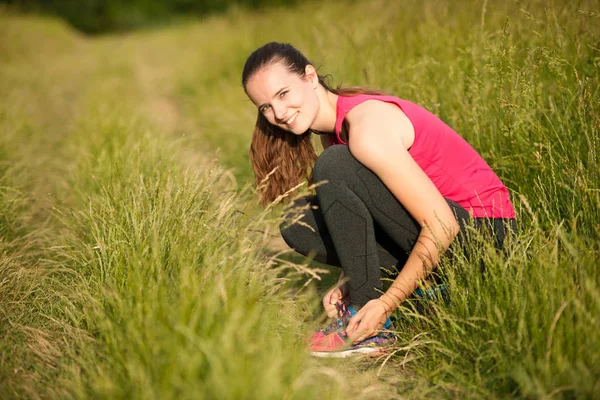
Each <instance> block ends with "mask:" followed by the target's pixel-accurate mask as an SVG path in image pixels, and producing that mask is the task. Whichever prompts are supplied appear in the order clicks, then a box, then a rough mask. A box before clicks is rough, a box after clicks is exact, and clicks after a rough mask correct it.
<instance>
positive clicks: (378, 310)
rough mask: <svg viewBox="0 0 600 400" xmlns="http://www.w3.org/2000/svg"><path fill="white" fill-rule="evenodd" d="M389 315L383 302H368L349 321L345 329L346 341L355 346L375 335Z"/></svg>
mask: <svg viewBox="0 0 600 400" xmlns="http://www.w3.org/2000/svg"><path fill="white" fill-rule="evenodd" d="M391 313H392V312H391V310H390V309H389V306H388V305H387V304H386V303H385V302H384V301H383V300H381V299H374V300H371V301H369V302H368V303H367V304H365V305H364V306H363V307H362V308H361V309H360V310H358V312H357V313H356V315H354V317H352V319H350V322H349V323H348V326H347V327H346V333H347V334H348V339H349V340H350V341H351V342H352V343H353V344H356V343H358V342H361V341H363V340H365V339H368V338H370V337H371V336H374V335H376V334H377V333H378V332H379V331H381V328H383V325H384V324H385V321H386V320H387V318H388V317H389V316H390V314H391Z"/></svg>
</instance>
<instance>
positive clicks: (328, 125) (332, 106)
mask: <svg viewBox="0 0 600 400" xmlns="http://www.w3.org/2000/svg"><path fill="white" fill-rule="evenodd" d="M317 96H318V97H319V103H320V106H319V113H318V114H317V118H316V119H315V121H314V123H313V124H312V126H311V129H313V130H316V131H319V132H327V133H330V132H333V131H334V130H335V120H336V107H337V99H338V95H337V94H335V93H332V92H330V91H329V90H327V89H325V88H324V87H323V86H322V85H319V87H318V88H317Z"/></svg>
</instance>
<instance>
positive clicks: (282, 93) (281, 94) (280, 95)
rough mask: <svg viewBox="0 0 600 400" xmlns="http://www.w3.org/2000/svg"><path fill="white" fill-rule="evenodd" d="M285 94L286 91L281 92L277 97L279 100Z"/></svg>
mask: <svg viewBox="0 0 600 400" xmlns="http://www.w3.org/2000/svg"><path fill="white" fill-rule="evenodd" d="M287 92H288V91H287V90H284V91H283V92H281V93H279V97H280V98H281V97H283V96H285V95H286V93H287Z"/></svg>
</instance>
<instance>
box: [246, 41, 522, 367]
mask: <svg viewBox="0 0 600 400" xmlns="http://www.w3.org/2000/svg"><path fill="white" fill-rule="evenodd" d="M242 84H243V86H244V90H245V91H246V94H247V95H248V97H249V98H250V100H251V101H252V102H253V103H254V104H255V105H256V107H257V108H258V119H257V122H256V127H255V130H254V135H253V138H252V145H251V149H250V157H251V160H252V163H253V167H254V172H255V176H256V183H257V186H260V187H259V193H260V195H261V197H262V201H263V204H266V203H268V202H270V201H273V200H275V199H276V198H277V197H278V196H281V195H283V194H285V193H286V192H287V191H289V190H290V189H291V188H293V187H294V186H296V185H297V184H299V183H301V182H302V181H303V180H304V179H308V180H309V181H311V176H310V174H311V169H312V174H313V177H312V178H313V180H314V182H315V183H317V184H318V183H320V182H321V183H323V182H324V183H323V184H319V185H318V186H317V188H316V196H314V197H308V198H305V199H302V200H301V201H298V205H305V206H306V205H309V206H310V207H308V206H306V207H304V210H305V211H303V212H302V214H301V215H300V216H299V217H298V218H299V219H300V222H299V223H295V224H292V225H291V226H287V227H283V228H282V235H283V237H284V239H285V241H286V242H287V243H288V244H289V245H290V247H292V248H294V249H295V250H296V251H298V252H299V253H301V254H304V255H309V254H311V255H313V256H314V257H315V259H316V260H318V261H320V262H323V263H327V264H331V265H337V266H340V267H341V268H342V274H341V276H340V284H339V286H338V287H336V288H334V289H332V290H331V291H329V292H328V293H327V294H326V295H325V297H324V299H323V305H324V307H325V310H326V311H327V314H328V315H329V316H330V317H334V316H338V317H340V318H339V319H338V320H337V321H336V322H334V324H332V325H331V326H330V327H328V328H326V329H323V330H320V331H317V332H316V333H315V335H313V337H312V339H311V340H312V343H311V350H313V353H314V354H316V355H335V356H341V355H346V354H349V353H353V352H368V351H371V350H373V347H375V346H374V344H375V345H380V344H388V343H390V342H391V341H393V339H394V336H393V335H391V334H389V333H386V330H389V328H390V326H391V325H390V321H389V316H390V314H391V313H392V312H393V311H394V310H395V309H396V308H397V307H398V305H399V304H400V303H402V301H404V300H405V299H406V298H407V297H408V296H410V295H411V293H413V291H415V289H417V286H418V284H419V282H420V281H421V280H423V279H424V278H426V277H427V276H428V274H429V273H430V271H431V270H432V269H433V268H434V267H435V265H436V263H437V262H438V260H439V258H440V256H441V255H442V254H443V253H444V251H445V250H446V249H447V248H448V247H449V245H450V243H451V242H452V241H453V240H455V238H456V237H457V235H458V234H459V232H460V230H461V226H463V225H464V224H465V223H467V221H471V222H474V224H475V225H482V226H483V225H486V226H491V227H492V228H493V230H494V232H495V238H496V241H497V245H498V246H501V245H502V241H503V238H504V236H505V229H506V226H507V224H506V222H508V223H509V224H508V225H510V226H513V225H514V217H515V214H514V209H513V207H512V205H511V202H510V199H509V194H508V191H507V189H506V187H505V186H504V185H503V184H502V182H501V181H500V179H499V178H498V177H497V176H496V175H495V174H494V172H493V171H492V170H491V168H490V167H489V166H488V165H487V164H486V163H485V161H484V160H483V159H482V158H481V157H480V156H479V155H478V154H477V153H476V152H475V150H473V148H472V147H471V146H470V145H469V144H468V143H467V142H466V141H464V140H463V139H462V138H461V137H460V136H459V135H458V134H457V133H456V132H454V131H453V130H452V129H451V128H450V127H448V126H447V125H446V124H444V123H443V122H442V121H441V120H439V119H438V118H437V117H436V116H434V115H433V114H431V113H429V112H428V111H427V110H425V109H423V108H421V107H420V106H418V105H416V104H413V103H411V102H409V101H406V100H402V99H399V98H396V97H392V96H387V95H385V94H384V93H383V92H381V91H377V90H371V89H366V88H344V89H339V88H338V89H333V88H330V87H328V86H327V84H326V83H325V82H324V80H323V78H322V77H321V76H319V75H318V74H317V72H316V70H315V68H314V66H313V65H312V64H311V63H310V62H309V61H308V60H307V59H306V57H304V56H303V55H302V54H301V53H300V52H299V51H298V50H296V49H295V48H294V47H292V46H291V45H289V44H282V43H275V42H272V43H268V44H266V45H264V46H262V47H261V48H259V49H257V50H256V51H255V52H253V53H252V54H251V55H250V56H249V58H248V60H247V61H246V64H245V66H244V71H243V76H242ZM312 133H315V134H318V135H320V138H321V142H322V144H323V147H324V149H325V150H324V151H323V153H322V154H321V155H320V156H319V157H318V158H317V156H316V153H315V151H314V149H313V147H312V145H311V134H312ZM313 165H314V167H313ZM298 218H297V219H298ZM382 265H385V266H390V265H398V266H399V267H400V268H401V270H400V272H399V273H398V275H397V277H396V278H395V280H394V282H393V284H392V285H391V286H390V287H389V288H388V289H387V290H386V291H385V292H383V291H382V282H381V273H380V268H381V266H382ZM346 281H347V282H346ZM344 305H347V306H348V307H347V308H346V307H343V306H344ZM349 317H351V318H350V319H349V322H347V319H348V318H349ZM382 328H384V331H383V332H382Z"/></svg>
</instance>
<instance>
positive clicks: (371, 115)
mask: <svg viewBox="0 0 600 400" xmlns="http://www.w3.org/2000/svg"><path fill="white" fill-rule="evenodd" d="M346 119H347V121H348V124H349V130H350V132H349V140H348V141H349V143H351V142H355V143H356V142H365V141H373V140H375V141H378V140H381V141H386V142H387V141H390V139H392V138H393V137H397V139H400V140H401V141H402V143H403V147H404V148H405V149H408V148H409V147H410V146H411V145H412V143H413V142H414V137H415V131H414V127H413V125H412V123H411V121H410V120H409V119H408V117H407V116H406V114H405V113H404V112H403V111H402V109H401V108H400V106H399V105H397V104H395V103H392V102H388V101H384V100H378V99H369V100H365V101H364V102H362V103H360V104H358V105H356V106H355V107H353V108H352V110H350V111H349V112H348V114H347V116H346ZM392 142H395V140H392Z"/></svg>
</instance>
